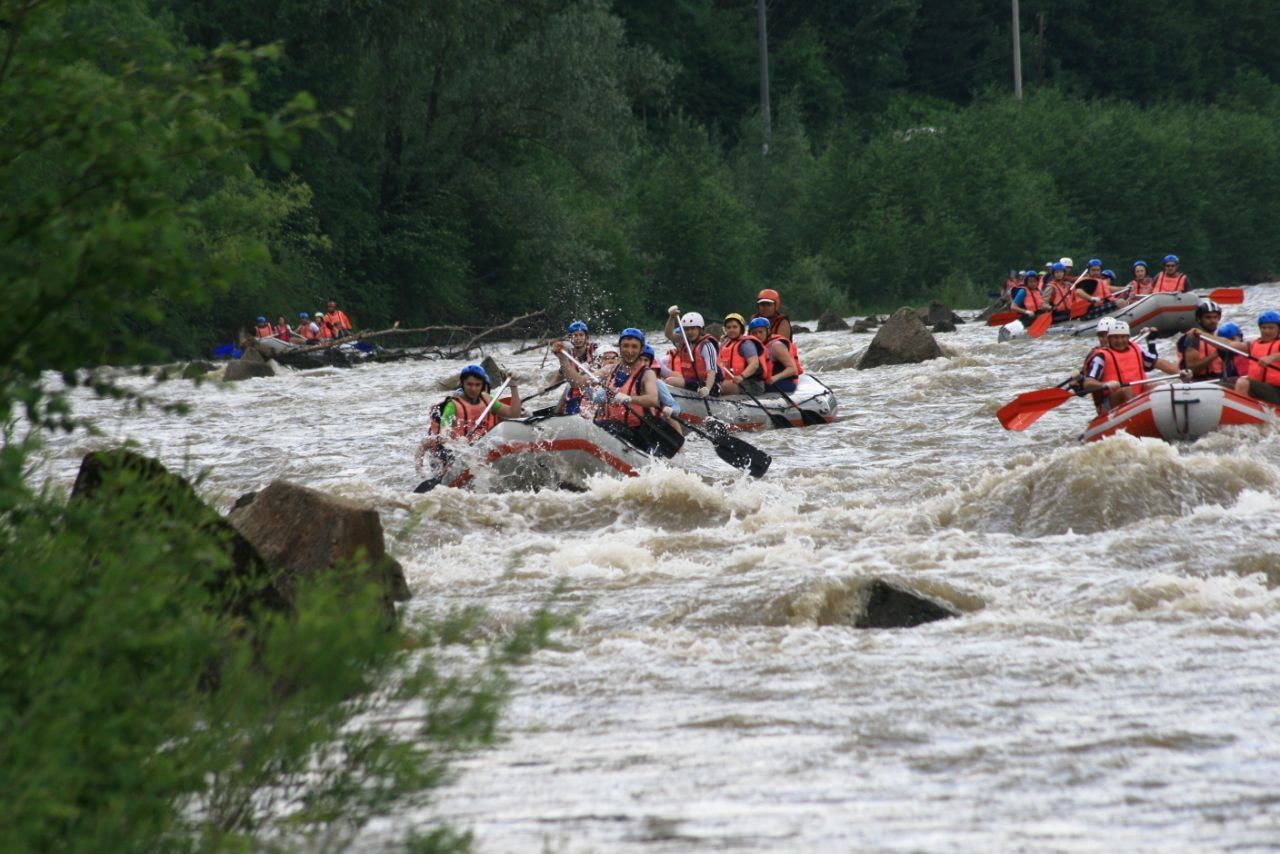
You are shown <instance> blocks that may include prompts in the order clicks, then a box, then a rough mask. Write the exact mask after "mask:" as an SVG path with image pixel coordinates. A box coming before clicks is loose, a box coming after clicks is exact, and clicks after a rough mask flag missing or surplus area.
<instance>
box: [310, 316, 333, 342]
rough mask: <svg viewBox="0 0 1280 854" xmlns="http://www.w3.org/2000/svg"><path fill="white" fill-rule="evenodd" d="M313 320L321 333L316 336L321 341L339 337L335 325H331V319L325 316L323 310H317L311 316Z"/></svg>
mask: <svg viewBox="0 0 1280 854" xmlns="http://www.w3.org/2000/svg"><path fill="white" fill-rule="evenodd" d="M311 320H312V322H313V323H315V324H316V329H317V330H318V333H319V334H318V335H317V336H316V337H317V338H319V339H320V340H321V341H329V340H332V339H334V338H337V337H338V336H337V335H336V334H335V333H334V331H333V327H332V326H331V325H329V320H328V318H326V317H325V316H324V312H323V311H317V312H316V313H315V314H313V315H312V316H311Z"/></svg>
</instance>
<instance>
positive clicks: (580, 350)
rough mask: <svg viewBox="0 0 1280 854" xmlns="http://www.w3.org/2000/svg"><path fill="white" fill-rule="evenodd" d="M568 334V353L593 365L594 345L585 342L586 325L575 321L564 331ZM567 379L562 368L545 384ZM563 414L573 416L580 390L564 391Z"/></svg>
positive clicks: (567, 389)
mask: <svg viewBox="0 0 1280 854" xmlns="http://www.w3.org/2000/svg"><path fill="white" fill-rule="evenodd" d="M566 331H567V332H568V333H569V353H570V355H572V356H573V358H575V359H577V360H578V361H579V362H581V363H582V364H584V365H593V364H594V362H595V358H596V345H595V343H594V342H592V341H588V340H587V324H585V323H583V322H582V321H581V320H575V321H573V322H572V323H570V324H569V327H568V329H567V330H566ZM565 379H567V377H566V376H565V373H564V369H563V368H557V369H556V370H554V371H552V372H551V374H550V375H548V377H547V382H548V383H551V384H554V383H557V382H560V381H562V380H565ZM563 397H564V402H565V410H564V411H565V414H567V415H573V414H574V413H576V412H578V411H579V409H580V408H581V406H582V389H580V388H577V387H576V386H574V385H570V386H569V387H568V388H566V389H565V391H564V395H563Z"/></svg>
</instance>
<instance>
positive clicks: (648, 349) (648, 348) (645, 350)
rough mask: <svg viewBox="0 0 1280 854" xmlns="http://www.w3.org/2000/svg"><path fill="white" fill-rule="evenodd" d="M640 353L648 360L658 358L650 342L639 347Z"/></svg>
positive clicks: (651, 360)
mask: <svg viewBox="0 0 1280 854" xmlns="http://www.w3.org/2000/svg"><path fill="white" fill-rule="evenodd" d="M640 355H641V356H642V357H643V358H645V359H648V360H649V361H650V362H653V361H654V360H655V359H657V358H658V353H657V351H655V350H654V349H653V345H652V344H645V345H644V346H643V347H642V348H640Z"/></svg>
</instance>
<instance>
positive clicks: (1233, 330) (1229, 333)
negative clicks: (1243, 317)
mask: <svg viewBox="0 0 1280 854" xmlns="http://www.w3.org/2000/svg"><path fill="white" fill-rule="evenodd" d="M1218 337H1219V338H1243V337H1244V333H1243V332H1241V331H1240V327H1239V326H1236V325H1235V324H1234V323H1231V322H1227V323H1224V324H1222V325H1221V326H1219V327H1218Z"/></svg>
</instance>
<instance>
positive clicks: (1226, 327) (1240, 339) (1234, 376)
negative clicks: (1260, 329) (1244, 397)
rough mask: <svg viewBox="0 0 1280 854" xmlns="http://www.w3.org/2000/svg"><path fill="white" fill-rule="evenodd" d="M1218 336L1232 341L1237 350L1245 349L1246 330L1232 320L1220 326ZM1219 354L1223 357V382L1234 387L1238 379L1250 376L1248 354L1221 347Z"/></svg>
mask: <svg viewBox="0 0 1280 854" xmlns="http://www.w3.org/2000/svg"><path fill="white" fill-rule="evenodd" d="M1217 337H1218V338H1221V339H1223V340H1225V341H1228V342H1232V343H1231V346H1233V347H1235V348H1236V349H1237V350H1244V330H1242V329H1241V328H1240V327H1239V326H1237V325H1236V324H1234V323H1231V322H1230V321H1228V322H1227V323H1224V324H1222V325H1221V326H1219V327H1218V332H1217ZM1246 352H1247V351H1246ZM1218 355H1219V356H1221V357H1222V379H1223V382H1225V383H1228V384H1229V385H1230V386H1231V387H1233V388H1234V387H1235V384H1236V382H1235V381H1236V380H1238V379H1240V377H1247V376H1249V364H1250V363H1249V357H1248V356H1241V355H1240V354H1239V353H1233V352H1231V351H1230V350H1224V349H1219V350H1218Z"/></svg>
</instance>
